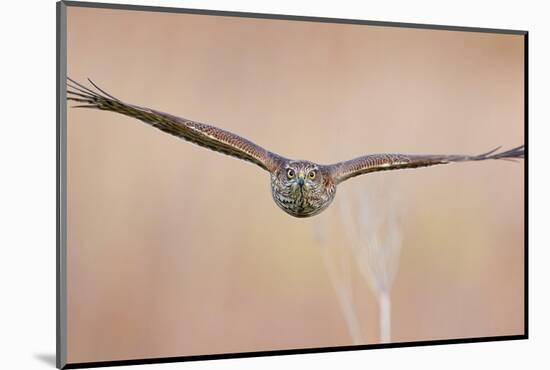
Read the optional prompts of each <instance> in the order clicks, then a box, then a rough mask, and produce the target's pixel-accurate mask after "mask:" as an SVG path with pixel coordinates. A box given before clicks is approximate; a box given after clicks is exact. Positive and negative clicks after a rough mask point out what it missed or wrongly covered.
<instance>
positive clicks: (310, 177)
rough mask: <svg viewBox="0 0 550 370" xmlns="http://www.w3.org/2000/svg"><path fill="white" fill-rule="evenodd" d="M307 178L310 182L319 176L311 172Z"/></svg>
mask: <svg viewBox="0 0 550 370" xmlns="http://www.w3.org/2000/svg"><path fill="white" fill-rule="evenodd" d="M307 176H308V177H309V179H310V180H314V179H315V176H317V174H316V173H315V171H309V173H308V174H307Z"/></svg>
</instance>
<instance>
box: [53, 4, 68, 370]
mask: <svg viewBox="0 0 550 370" xmlns="http://www.w3.org/2000/svg"><path fill="white" fill-rule="evenodd" d="M56 19H57V22H56V41H57V42H56V59H57V60H56V93H57V96H56V208H57V209H56V229H57V232H56V279H55V280H56V350H55V352H56V353H55V359H56V367H57V368H58V369H61V368H64V367H65V366H66V365H67V264H66V262H67V260H66V254H67V248H66V246H67V229H66V215H67V209H66V193H67V192H66V190H67V176H66V175H67V173H66V169H67V130H66V129H67V109H66V107H67V102H66V100H65V99H62V98H61V97H65V96H66V90H67V89H66V84H65V79H66V76H67V7H66V4H65V3H64V2H62V1H60V2H57V3H56Z"/></svg>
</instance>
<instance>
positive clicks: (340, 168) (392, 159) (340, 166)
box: [330, 145, 524, 183]
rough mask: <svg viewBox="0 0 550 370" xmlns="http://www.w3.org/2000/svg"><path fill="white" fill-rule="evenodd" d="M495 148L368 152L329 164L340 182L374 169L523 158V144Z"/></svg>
mask: <svg viewBox="0 0 550 370" xmlns="http://www.w3.org/2000/svg"><path fill="white" fill-rule="evenodd" d="M499 148H500V147H498V148H495V149H493V150H491V151H489V152H486V153H483V154H479V155H415V154H393V153H385V154H370V155H365V156H362V157H358V158H354V159H351V160H349V161H344V162H340V163H336V164H333V165H330V172H331V175H332V178H333V179H334V181H335V182H336V183H340V182H342V181H345V180H347V179H350V178H352V177H355V176H359V175H363V174H366V173H371V172H376V171H389V170H398V169H403V168H417V167H426V166H434V165H438V164H447V163H452V162H468V161H484V160H487V159H504V160H514V159H518V158H524V145H521V146H518V147H516V148H513V149H510V150H507V151H504V152H497V150H498V149H499Z"/></svg>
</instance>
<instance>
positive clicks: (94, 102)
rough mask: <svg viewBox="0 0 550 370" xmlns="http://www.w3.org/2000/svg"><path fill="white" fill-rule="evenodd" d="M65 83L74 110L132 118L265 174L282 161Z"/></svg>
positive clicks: (209, 130)
mask: <svg viewBox="0 0 550 370" xmlns="http://www.w3.org/2000/svg"><path fill="white" fill-rule="evenodd" d="M67 79H68V82H67V87H68V88H67V99H68V100H72V101H76V102H79V103H81V104H80V105H77V106H76V107H81V108H95V109H100V110H107V111H111V112H116V113H121V114H124V115H126V116H130V117H133V118H136V119H138V120H140V121H142V122H144V123H147V124H148V125H151V126H153V127H156V128H158V129H160V130H162V131H164V132H167V133H169V134H172V135H174V136H177V137H179V138H181V139H184V140H187V141H190V142H192V143H195V144H197V145H200V146H203V147H205V148H208V149H212V150H215V151H217V152H220V153H224V154H227V155H230V156H233V157H237V158H240V159H243V160H245V161H249V162H252V163H254V164H256V165H258V166H260V167H261V168H263V169H264V170H266V171H269V172H272V171H273V170H274V169H275V168H276V167H277V165H278V163H279V161H281V160H282V159H283V158H282V157H281V156H279V155H277V154H275V153H272V152H270V151H268V150H266V149H264V148H262V147H261V146H259V145H256V144H254V143H253V142H251V141H250V140H247V139H245V138H242V137H240V136H238V135H235V134H233V133H231V132H228V131H225V130H222V129H219V128H217V127H214V126H210V125H207V124H204V123H200V122H195V121H191V120H189V119H185V118H180V117H176V116H173V115H171V114H168V113H163V112H160V111H157V110H154V109H150V108H145V107H139V106H137V105H133V104H128V103H124V102H122V101H121V100H119V99H117V98H115V97H114V96H112V95H109V94H108V93H106V92H105V91H103V90H102V89H100V88H99V87H98V86H97V85H96V84H94V83H93V82H92V81H91V80H90V79H88V81H89V82H90V83H91V84H92V85H93V86H94V87H95V89H97V91H96V90H93V89H91V88H88V87H86V86H84V85H82V84H80V83H78V82H76V81H74V80H72V79H70V78H67Z"/></svg>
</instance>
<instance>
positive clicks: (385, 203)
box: [340, 187, 402, 343]
mask: <svg viewBox="0 0 550 370" xmlns="http://www.w3.org/2000/svg"><path fill="white" fill-rule="evenodd" d="M384 188H385V187H384ZM367 193H368V194H370V195H371V196H370V197H369V196H368V195H367ZM391 193H392V192H391V191H388V189H387V188H385V189H382V191H379V192H377V191H372V192H367V191H361V192H358V193H357V194H355V195H353V196H350V194H351V192H347V194H346V193H344V194H342V197H341V202H340V215H341V221H342V222H343V224H344V227H345V229H346V232H347V234H348V237H349V239H350V240H351V245H352V250H353V254H354V256H355V261H356V263H357V264H358V266H359V271H360V272H361V275H362V276H363V278H364V279H366V280H367V281H368V283H369V285H370V287H371V289H372V291H373V292H374V294H375V295H376V297H377V299H378V308H379V312H378V318H379V329H380V342H381V343H388V342H390V341H391V287H392V284H393V281H394V279H395V275H396V274H397V271H398V268H399V257H400V254H401V244H402V243H401V242H402V238H401V232H400V229H399V225H398V217H397V210H396V208H395V206H394V202H392V201H391V199H390V198H389V197H388V195H387V194H391ZM350 198H352V199H351V200H350ZM352 205H353V206H355V207H353V206H352Z"/></svg>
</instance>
